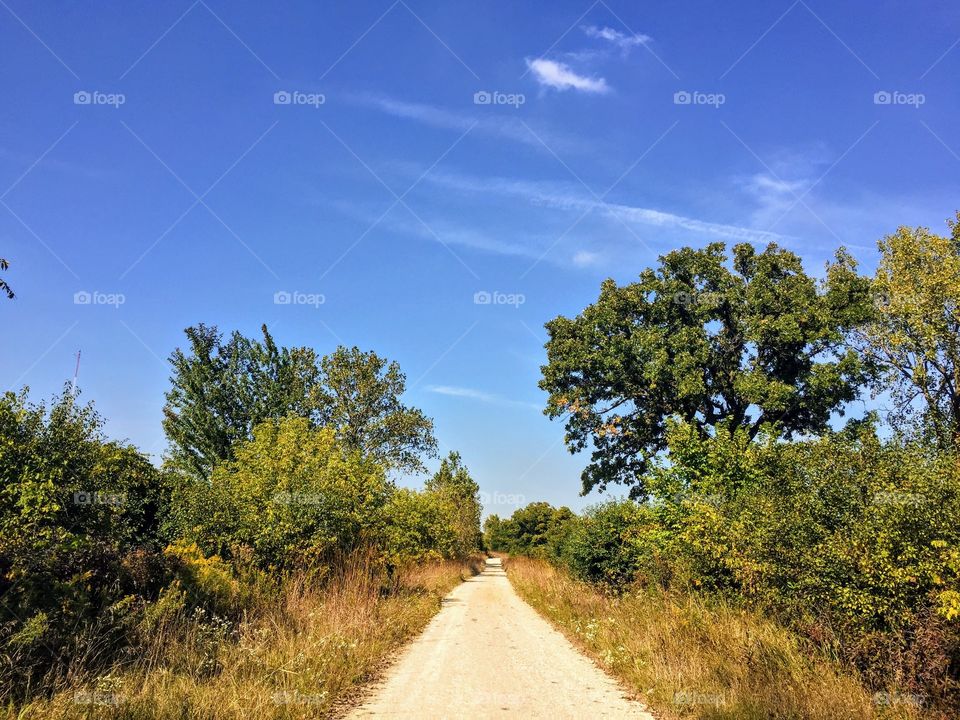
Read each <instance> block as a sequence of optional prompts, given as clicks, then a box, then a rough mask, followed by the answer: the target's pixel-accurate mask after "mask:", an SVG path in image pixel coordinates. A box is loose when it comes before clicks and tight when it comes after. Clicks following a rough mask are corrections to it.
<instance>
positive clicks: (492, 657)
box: [348, 559, 653, 720]
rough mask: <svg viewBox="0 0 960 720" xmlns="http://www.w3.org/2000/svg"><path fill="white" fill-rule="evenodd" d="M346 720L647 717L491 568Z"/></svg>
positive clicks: (455, 598)
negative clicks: (365, 719)
mask: <svg viewBox="0 0 960 720" xmlns="http://www.w3.org/2000/svg"><path fill="white" fill-rule="evenodd" d="M348 717H350V718H369V717H384V718H386V717H389V718H423V719H426V718H490V717H510V718H551V720H558V719H559V718H647V719H649V720H652V718H653V715H650V714H649V713H647V712H645V711H644V707H643V705H641V704H640V703H637V702H634V701H632V700H629V699H627V698H626V697H625V695H624V693H623V691H622V690H621V688H620V687H619V686H618V685H617V683H616V682H615V681H614V680H613V679H611V678H610V677H609V676H608V675H606V674H605V673H604V672H602V671H601V670H600V669H599V668H598V667H597V666H596V665H595V664H594V663H593V662H592V661H591V660H589V659H588V658H586V657H585V656H583V655H581V654H580V653H579V652H578V651H577V650H576V649H575V648H574V647H573V646H572V645H571V644H570V642H569V641H568V640H567V639H566V638H565V637H564V636H563V635H562V634H560V633H559V632H558V631H557V630H555V629H554V628H553V627H552V626H551V625H550V624H549V623H548V622H547V621H546V620H544V619H543V618H541V617H540V616H539V615H538V614H537V613H536V611H534V610H533V608H531V607H530V606H529V605H527V604H526V603H525V602H524V601H523V600H521V599H520V597H519V596H518V595H517V594H516V592H514V590H513V587H512V586H511V585H510V581H509V580H507V576H506V573H505V572H504V571H503V567H502V566H501V564H500V560H499V559H491V560H487V569H486V570H485V571H484V572H483V573H481V574H480V575H478V576H476V577H473V578H471V579H469V580H467V581H466V582H464V583H463V584H462V585H460V586H459V587H457V588H456V590H454V591H453V592H452V593H450V595H448V596H447V597H446V598H445V599H444V601H443V608H442V609H441V610H440V612H439V613H438V614H437V616H436V617H435V618H434V619H433V620H432V621H431V622H430V624H429V625H428V626H427V629H426V630H425V631H424V632H423V634H422V635H421V636H420V637H419V638H417V639H416V640H414V641H413V642H412V643H411V644H410V645H409V646H407V648H406V649H405V650H404V651H403V653H402V654H401V655H400V657H399V658H398V659H397V661H396V663H394V665H393V666H391V667H390V669H389V670H387V672H386V675H385V677H384V679H383V680H382V681H381V682H380V683H379V684H378V685H377V686H376V687H375V688H374V689H373V690H372V692H371V695H370V696H369V699H368V700H367V701H366V702H365V703H363V704H362V705H361V706H360V707H358V708H356V709H355V710H353V711H352V712H351V713H350V714H349V715H348Z"/></svg>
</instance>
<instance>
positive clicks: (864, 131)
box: [0, 0, 960, 513]
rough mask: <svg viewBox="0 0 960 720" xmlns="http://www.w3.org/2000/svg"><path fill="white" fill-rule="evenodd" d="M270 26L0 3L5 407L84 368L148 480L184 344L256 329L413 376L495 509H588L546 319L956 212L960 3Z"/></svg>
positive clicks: (631, 10)
mask: <svg viewBox="0 0 960 720" xmlns="http://www.w3.org/2000/svg"><path fill="white" fill-rule="evenodd" d="M277 5H278V4H274V3H267V4H265V3H255V2H231V3H227V2H223V1H222V0H198V1H197V2H193V3H192V4H191V2H190V0H183V1H182V2H180V1H171V2H166V3H148V2H135V1H134V2H113V3H109V2H107V3H87V2H50V3H35V2H26V1H25V0H0V62H2V67H3V69H4V72H3V73H2V75H0V84H2V92H3V99H4V102H3V104H2V106H0V201H2V203H0V257H6V258H7V259H8V260H10V261H11V268H10V270H9V271H8V272H7V273H5V278H6V279H7V280H8V281H9V282H10V284H11V285H12V286H13V287H14V289H15V291H16V292H17V299H16V300H15V301H13V302H3V303H0V316H2V322H3V328H4V333H3V341H2V345H0V347H2V349H0V377H2V379H3V389H17V388H19V387H21V386H22V385H29V386H30V388H31V391H32V394H33V397H35V398H37V399H40V398H47V397H49V396H50V395H51V394H53V393H54V392H56V391H57V390H58V389H59V388H60V387H61V386H62V383H63V382H64V381H65V380H68V379H69V378H70V377H71V376H72V374H73V365H74V355H75V353H76V351H77V350H78V349H82V351H83V359H82V365H81V369H80V387H81V389H82V391H83V397H84V398H85V399H87V400H93V401H95V402H96V404H97V406H98V408H99V410H100V411H101V412H102V413H103V414H104V415H105V417H106V418H107V419H108V423H107V430H108V432H109V433H110V435H111V436H113V437H117V438H125V439H129V440H130V441H132V442H134V443H135V444H137V445H138V446H140V447H141V448H142V449H143V450H144V451H145V452H148V453H151V454H152V455H153V456H154V457H159V456H160V455H161V454H162V451H163V448H164V439H163V434H162V431H161V427H160V419H161V407H162V405H163V392H164V390H165V389H166V388H167V385H168V370H167V366H166V361H165V358H166V357H167V356H168V355H169V353H170V352H171V351H172V350H173V348H174V347H176V346H177V345H178V344H180V343H181V341H182V337H183V335H182V331H183V328H185V327H187V326H188V325H192V324H196V323H198V322H206V323H212V324H216V325H218V326H219V327H220V328H221V329H223V330H226V331H229V330H233V329H239V330H241V331H243V332H245V333H248V334H249V333H256V332H257V328H258V327H259V325H260V324H261V323H264V322H266V323H267V324H268V325H269V326H270V328H271V330H272V331H273V332H274V334H275V336H276V337H277V338H278V340H279V341H280V342H282V343H283V344H286V345H301V344H304V345H310V346H313V347H315V348H317V349H318V350H319V351H321V352H327V351H330V350H332V349H333V348H334V347H335V346H336V345H337V344H339V343H343V344H348V345H358V346H360V347H361V348H364V349H374V350H376V351H377V352H378V353H381V354H383V355H386V356H388V357H390V358H392V359H396V360H398V361H399V362H400V364H401V366H402V368H403V369H404V370H405V372H406V373H407V376H408V381H409V386H410V389H409V395H408V398H407V399H408V401H409V402H410V403H412V404H415V405H417V406H420V407H422V408H423V409H424V410H425V411H426V412H427V413H428V414H430V415H431V416H432V417H434V418H435V420H436V426H437V435H438V438H439V440H440V442H441V447H442V449H443V451H444V452H446V451H447V450H449V449H458V450H460V451H461V452H462V454H463V456H464V458H465V460H466V462H467V464H468V466H469V467H470V468H471V470H472V471H473V472H474V475H475V476H476V478H477V479H478V481H479V482H480V484H481V487H482V489H483V491H484V492H485V493H487V494H488V499H489V500H490V502H489V504H488V510H492V511H497V512H501V513H504V512H506V513H509V512H510V511H512V509H513V506H512V504H511V503H513V502H514V501H518V500H520V501H532V500H538V499H546V500H548V501H550V502H552V503H555V504H568V505H570V506H572V507H574V508H580V507H582V506H583V505H585V504H588V503H590V502H595V501H596V500H597V499H598V497H597V496H596V495H594V496H591V497H589V498H580V497H578V491H579V487H580V483H579V472H580V469H581V468H582V466H583V464H584V463H585V458H582V457H576V456H570V455H568V454H567V453H566V451H565V449H564V447H563V442H562V435H563V430H562V426H561V425H559V424H557V423H551V422H550V421H548V420H547V419H546V418H545V417H543V416H542V414H541V412H540V408H542V405H543V401H544V395H543V393H541V392H540V391H539V390H538V388H537V381H538V379H539V365H540V364H541V363H542V361H543V359H544V352H543V348H542V345H543V342H544V341H545V333H544V330H543V323H544V322H545V321H547V320H549V319H551V318H553V317H555V316H556V315H558V314H567V315H569V314H575V313H576V312H577V311H579V310H580V309H581V308H583V307H584V306H585V305H586V304H588V303H590V302H591V301H592V300H594V299H595V298H596V295H597V291H598V287H599V283H600V282H601V281H602V280H603V278H605V277H613V278H615V279H617V280H618V281H622V282H627V281H630V280H631V279H632V278H634V277H635V276H636V275H637V273H638V272H639V271H640V270H641V269H643V268H644V267H647V266H649V265H651V264H653V263H655V261H656V256H657V255H659V254H661V253H663V252H666V251H668V250H670V249H672V248H675V247H678V246H682V245H697V246H699V245H703V244H706V243H707V242H711V241H715V240H725V241H727V242H731V243H732V242H740V241H748V242H755V243H758V244H765V243H766V242H768V241H771V240H773V241H776V242H778V243H780V244H782V245H784V246H787V247H789V248H791V249H794V250H795V251H797V252H798V253H800V254H801V255H802V256H803V257H804V259H805V261H806V262H807V265H808V268H809V269H810V270H811V271H812V272H816V273H819V272H820V270H821V268H822V266H823V264H824V262H825V260H826V259H827V258H828V257H829V256H830V255H831V254H832V252H833V250H834V249H835V248H836V247H837V246H838V245H840V244H844V245H846V246H847V247H848V248H850V249H851V250H852V251H853V252H854V254H855V255H856V256H857V257H858V258H859V259H861V261H862V262H863V266H864V268H865V269H866V270H870V269H872V267H873V264H874V262H875V252H874V243H875V241H876V240H877V239H878V238H879V237H881V236H882V235H883V234H885V233H887V232H891V231H892V230H893V229H894V228H895V227H896V226H897V225H901V224H907V225H927V226H930V227H932V228H935V229H937V230H942V229H943V228H944V225H943V222H944V220H945V218H947V217H949V216H951V215H952V214H953V212H954V211H955V210H956V209H957V208H958V207H960V194H958V178H960V123H958V122H957V118H958V111H960V92H958V86H957V80H956V79H957V77H960V6H958V5H956V4H950V3H943V2H923V1H921V2H915V3H911V4H910V6H909V7H906V6H905V5H904V4H903V3H899V2H892V1H888V0H881V1H879V2H846V3H839V4H838V3H828V2H824V1H823V0H798V1H797V2H793V3H792V4H791V2H789V1H784V2H769V3H723V4H718V3H711V2H658V3H644V4H638V3H628V2H615V1H613V0H602V1H598V2H594V3H593V4H590V3H589V2H588V1H587V0H581V1H577V2H574V1H567V0H557V1H555V2H551V3H514V2H502V1H497V2H484V3H476V2H443V3H436V2H434V3H429V2H417V1H415V0H398V1H397V2H392V3H391V2H390V1H389V0H384V1H383V2H373V1H370V2H363V3H347V2H336V3H313V2H289V3H282V4H279V7H278V6H277ZM77 293H87V294H88V295H79V296H77V295H76V294H77ZM278 293H279V295H278ZM478 293H480V295H478ZM484 293H486V294H484ZM84 299H89V300H90V302H83V300H84ZM278 299H279V300H280V301H281V302H277V300H278ZM287 299H289V300H290V302H286V303H285V302H282V301H283V300H287ZM478 299H479V300H481V302H477V300H478ZM485 299H489V300H491V301H490V302H487V303H484V302H482V300H485ZM78 300H79V302H78ZM321 300H322V302H320V301H321ZM409 482H411V483H413V484H416V483H417V482H418V481H417V480H416V479H410V480H409Z"/></svg>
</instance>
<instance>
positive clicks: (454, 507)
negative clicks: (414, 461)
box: [424, 452, 482, 558]
mask: <svg viewBox="0 0 960 720" xmlns="http://www.w3.org/2000/svg"><path fill="white" fill-rule="evenodd" d="M424 487H425V490H426V492H427V493H430V494H433V495H436V496H437V497H438V498H440V501H441V502H442V503H443V505H444V506H445V508H446V513H447V516H448V518H449V523H450V525H451V527H452V528H453V530H454V534H455V540H454V548H453V557H457V558H465V557H467V556H469V555H470V554H472V553H474V552H476V551H477V550H478V549H479V548H480V512H481V509H482V508H481V505H480V486H479V485H477V483H476V482H475V481H474V480H473V478H472V477H470V472H469V471H468V470H467V468H466V467H464V465H463V463H462V461H461V459H460V453H458V452H451V453H450V454H449V455H448V456H447V457H445V458H444V459H443V460H442V461H441V462H440V468H439V469H438V470H437V472H436V473H435V474H434V475H433V476H432V477H430V478H428V479H427V482H426V483H425V486H424Z"/></svg>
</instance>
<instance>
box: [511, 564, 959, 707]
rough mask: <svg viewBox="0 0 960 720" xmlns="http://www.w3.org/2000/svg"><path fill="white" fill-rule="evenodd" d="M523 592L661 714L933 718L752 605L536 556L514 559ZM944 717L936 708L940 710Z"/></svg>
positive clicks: (515, 576) (514, 578)
mask: <svg viewBox="0 0 960 720" xmlns="http://www.w3.org/2000/svg"><path fill="white" fill-rule="evenodd" d="M507 576H508V577H509V578H510V581H511V582H512V583H513V585H514V587H515V588H516V590H517V591H518V592H519V593H520V595H521V596H522V597H523V598H524V599H525V600H526V601H527V602H529V603H530V604H531V605H532V606H533V607H534V608H536V610H537V611H538V612H540V613H541V614H542V615H544V616H545V617H546V618H547V619H548V620H550V621H551V622H553V624H554V625H556V626H557V627H558V628H559V629H560V630H561V631H562V632H563V633H564V634H565V635H566V636H567V637H568V638H570V640H571V641H572V642H573V643H574V644H575V645H577V646H579V647H580V648H581V649H582V650H584V651H585V652H586V653H587V654H588V655H589V656H591V657H592V658H593V659H594V660H596V661H597V662H598V663H599V664H600V665H601V666H602V667H604V668H605V669H607V670H608V671H609V672H610V673H611V674H612V675H614V676H616V677H618V678H619V679H620V680H621V681H622V682H623V683H624V685H625V686H626V687H627V688H628V689H629V690H630V691H632V692H633V693H634V694H635V695H636V696H637V698H638V699H640V700H642V701H643V702H645V703H646V704H647V705H649V706H650V707H651V709H652V711H653V712H654V713H655V714H656V716H657V717H658V718H664V719H668V718H704V719H709V720H720V719H729V720H734V719H736V720H752V719H754V718H756V719H757V720H759V719H760V718H811V719H818V720H819V719H822V720H838V719H840V718H856V719H860V718H875V717H882V718H921V717H926V718H932V717H938V716H936V715H934V714H932V713H930V712H926V713H924V712H923V711H922V710H921V709H920V708H918V706H917V705H918V699H917V698H915V697H913V696H909V695H904V694H898V693H897V692H896V691H891V692H889V693H885V694H880V695H875V694H873V693H871V692H869V691H868V690H867V689H866V688H864V687H863V686H862V685H861V684H860V682H859V681H858V680H857V679H856V678H855V677H851V676H850V675H845V674H844V673H843V672H842V671H841V670H840V668H839V667H838V666H837V665H835V664H834V663H832V662H830V661H829V660H828V659H826V658H816V657H813V656H812V655H811V654H810V653H809V652H804V651H803V649H802V648H801V646H800V643H799V642H798V639H797V638H796V636H794V635H792V634H791V633H790V632H789V631H788V630H786V629H784V628H783V627H781V626H779V625H777V624H775V623H773V622H771V621H769V620H766V619H764V618H761V617H759V616H758V615H756V614H753V613H750V612H747V611H744V610H740V609H735V608H731V607H725V606H717V605H710V606H708V605H707V604H705V603H704V602H703V601H702V600H698V599H697V598H694V597H690V596H684V595H675V594H668V593H664V592H659V591H646V590H641V591H637V592H632V593H628V594H625V595H622V596H619V597H615V596H609V595H605V594H603V593H601V592H598V591H597V590H596V589H595V588H593V587H592V586H590V585H587V584H584V583H581V582H577V581H575V580H573V579H571V578H570V577H569V576H568V575H566V574H565V573H563V572H561V571H558V570H556V569H555V568H553V567H552V566H551V565H550V564H549V563H547V562H545V561H542V560H531V559H528V558H521V557H517V558H511V559H510V560H509V562H508V563H507ZM941 717H942V716H941Z"/></svg>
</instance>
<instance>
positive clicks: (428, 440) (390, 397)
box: [310, 347, 437, 472]
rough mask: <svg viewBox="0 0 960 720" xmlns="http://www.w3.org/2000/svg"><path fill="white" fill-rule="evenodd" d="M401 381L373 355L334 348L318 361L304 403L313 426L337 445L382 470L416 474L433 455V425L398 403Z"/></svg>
mask: <svg viewBox="0 0 960 720" xmlns="http://www.w3.org/2000/svg"><path fill="white" fill-rule="evenodd" d="M405 389H406V377H405V376H404V374H403V373H402V372H401V370H400V366H399V365H398V364H397V363H396V362H389V361H387V360H385V359H384V358H381V357H380V356H378V355H377V354H376V353H375V352H362V351H360V350H359V349H358V348H356V347H353V348H349V349H348V348H345V347H338V348H337V349H336V350H335V351H334V352H333V353H332V354H330V355H327V356H325V357H324V358H323V359H322V360H321V362H320V374H319V382H318V384H316V385H314V387H313V388H312V389H311V395H310V401H311V404H312V406H313V408H314V411H315V417H316V421H317V423H318V424H319V425H321V426H324V427H331V428H334V430H335V431H336V434H337V438H338V440H339V441H340V442H341V443H342V444H343V445H344V446H345V447H346V448H348V449H351V450H358V451H360V452H362V453H364V454H365V455H369V456H370V457H372V458H374V459H376V460H377V461H378V462H379V463H380V464H382V465H383V466H384V467H387V468H396V469H399V470H403V471H406V472H422V471H423V470H424V469H425V468H424V465H423V462H422V461H421V459H420V458H421V456H423V455H426V456H430V457H432V456H434V455H436V449H437V441H436V439H435V438H434V437H433V421H432V420H430V419H429V418H428V417H426V416H425V415H424V414H423V413H422V412H421V411H420V410H418V409H416V408H411V407H408V406H406V405H404V404H403V403H401V402H400V396H401V395H403V393H404V390H405Z"/></svg>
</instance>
